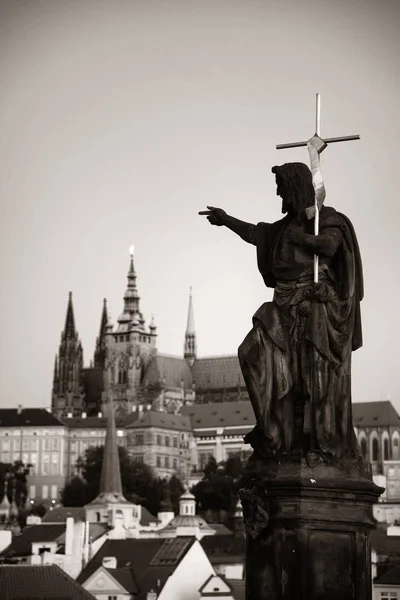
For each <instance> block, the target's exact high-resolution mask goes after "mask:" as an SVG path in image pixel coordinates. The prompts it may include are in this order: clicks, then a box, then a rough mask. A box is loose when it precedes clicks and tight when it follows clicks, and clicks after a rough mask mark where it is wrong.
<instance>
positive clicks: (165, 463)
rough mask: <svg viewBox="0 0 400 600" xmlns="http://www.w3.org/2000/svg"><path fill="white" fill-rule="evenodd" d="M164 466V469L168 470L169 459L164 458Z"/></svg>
mask: <svg viewBox="0 0 400 600" xmlns="http://www.w3.org/2000/svg"><path fill="white" fill-rule="evenodd" d="M164 465H165V467H166V468H167V469H169V457H168V456H166V457H165V458H164Z"/></svg>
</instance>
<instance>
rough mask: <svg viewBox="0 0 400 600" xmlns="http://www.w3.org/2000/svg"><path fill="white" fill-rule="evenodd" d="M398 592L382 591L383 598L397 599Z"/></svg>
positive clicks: (388, 599) (382, 599)
mask: <svg viewBox="0 0 400 600" xmlns="http://www.w3.org/2000/svg"><path fill="white" fill-rule="evenodd" d="M397 599H398V595H397V592H381V600H397Z"/></svg>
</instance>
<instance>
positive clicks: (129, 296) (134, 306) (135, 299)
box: [118, 246, 144, 333]
mask: <svg viewBox="0 0 400 600" xmlns="http://www.w3.org/2000/svg"><path fill="white" fill-rule="evenodd" d="M129 254H130V261H129V270H128V285H127V288H126V292H125V295H124V311H123V313H122V314H121V315H120V317H119V318H118V332H119V333H121V332H124V331H126V330H128V329H129V325H130V324H131V323H133V324H134V325H138V326H139V328H140V329H144V318H143V315H142V313H141V312H140V306H139V301H140V296H139V292H138V289H137V285H136V271H135V265H134V261H133V256H134V247H133V246H131V247H130V248H129Z"/></svg>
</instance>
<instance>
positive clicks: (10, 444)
mask: <svg viewBox="0 0 400 600" xmlns="http://www.w3.org/2000/svg"><path fill="white" fill-rule="evenodd" d="M39 441H40V440H38V439H34V440H30V439H26V438H25V439H24V438H23V437H22V438H21V437H20V438H19V439H14V440H10V439H8V440H0V451H3V452H11V451H12V450H14V451H18V450H19V451H21V448H22V450H23V451H25V452H27V451H29V450H35V451H36V452H37V451H38V450H39ZM41 447H42V450H55V451H58V450H59V449H60V440H59V439H58V438H56V439H49V438H45V439H43V440H42V445H41Z"/></svg>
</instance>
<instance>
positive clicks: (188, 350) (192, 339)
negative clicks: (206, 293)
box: [183, 288, 196, 366]
mask: <svg viewBox="0 0 400 600" xmlns="http://www.w3.org/2000/svg"><path fill="white" fill-rule="evenodd" d="M183 355H184V357H185V358H186V360H187V361H188V363H189V364H190V366H192V365H193V363H194V362H195V360H196V332H195V329H194V315H193V298H192V288H190V295H189V310H188V318H187V325H186V332H185V347H184V354H183Z"/></svg>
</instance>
